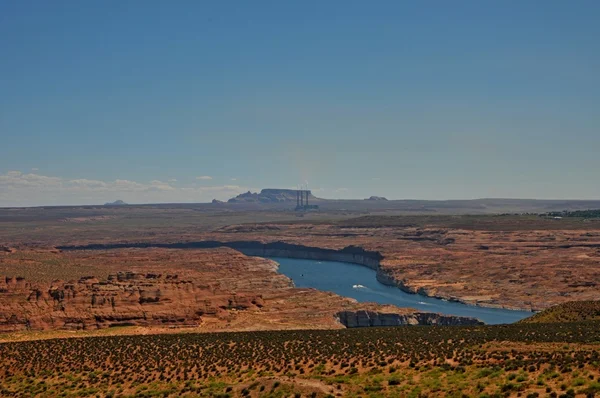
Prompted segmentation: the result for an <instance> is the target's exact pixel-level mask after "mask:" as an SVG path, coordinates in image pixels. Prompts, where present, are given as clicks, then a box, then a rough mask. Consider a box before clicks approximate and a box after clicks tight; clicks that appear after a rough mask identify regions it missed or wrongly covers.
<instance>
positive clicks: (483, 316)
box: [271, 257, 532, 325]
mask: <svg viewBox="0 0 600 398" xmlns="http://www.w3.org/2000/svg"><path fill="white" fill-rule="evenodd" d="M271 259H272V260H274V261H277V262H278V263H279V272H280V273H282V274H284V275H286V276H288V277H289V278H291V279H292V280H293V281H294V284H295V285H296V286H297V287H312V288H315V289H319V290H323V291H330V292H334V293H336V294H339V295H340V296H346V297H351V298H354V299H356V300H358V301H360V302H375V303H380V304H393V305H396V306H398V307H411V308H416V309H419V310H423V311H429V312H438V313H442V314H448V315H460V316H470V317H475V318H478V319H480V320H482V321H483V322H485V323H486V324H489V325H493V324H501V323H513V322H516V321H518V320H521V319H523V318H527V317H528V316H531V315H532V313H531V312H527V311H512V310H504V309H496V308H485V307H477V306H472V305H466V304H461V303H456V302H449V301H445V300H440V299H435V298H430V297H425V296H421V295H418V294H410V293H405V292H403V291H402V290H400V289H398V288H397V287H393V286H386V285H384V284H382V283H380V282H378V281H377V279H376V278H375V270H373V269H371V268H368V267H365V266H362V265H358V264H351V263H342V262H336V261H317V260H303V259H295V258H282V257H272V258H271Z"/></svg>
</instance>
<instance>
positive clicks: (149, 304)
mask: <svg viewBox="0 0 600 398" xmlns="http://www.w3.org/2000/svg"><path fill="white" fill-rule="evenodd" d="M262 305H263V300H262V297H261V296H260V295H259V294H254V295H252V294H236V293H229V292H219V291H214V290H210V288H209V287H206V286H199V285H197V284H195V283H194V282H192V281H190V280H185V279H181V278H179V277H178V275H174V274H157V273H136V272H118V273H116V274H113V275H109V277H108V278H107V280H104V281H100V280H98V279H97V278H94V277H93V276H86V277H82V278H80V279H79V280H78V281H76V282H64V281H54V282H52V283H50V284H49V285H44V284H35V285H34V284H30V283H28V282H26V281H25V280H24V279H23V278H4V279H2V283H0V331H15V330H24V329H37V330H44V329H100V328H104V327H111V326H124V325H139V326H153V325H160V326H171V325H173V326H174V325H198V324H200V323H201V322H202V318H203V317H204V316H219V315H221V314H223V315H225V314H226V311H227V310H247V309H252V308H253V309H257V308H260V307H261V306H262Z"/></svg>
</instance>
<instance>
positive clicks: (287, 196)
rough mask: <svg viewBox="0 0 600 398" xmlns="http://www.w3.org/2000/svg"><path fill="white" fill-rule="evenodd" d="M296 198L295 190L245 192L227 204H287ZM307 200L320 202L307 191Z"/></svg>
mask: <svg viewBox="0 0 600 398" xmlns="http://www.w3.org/2000/svg"><path fill="white" fill-rule="evenodd" d="M297 198H298V191H297V190H295V189H263V190H262V191H260V193H256V192H250V191H248V192H246V193H242V194H240V195H238V196H236V197H235V198H231V199H229V200H228V201H227V202H228V203H287V202H290V203H291V202H294V203H295V202H296V201H297ZM308 199H309V200H311V201H313V200H320V199H319V198H317V197H315V196H313V194H312V193H311V192H310V191H308Z"/></svg>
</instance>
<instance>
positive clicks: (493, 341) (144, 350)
mask: <svg viewBox="0 0 600 398" xmlns="http://www.w3.org/2000/svg"><path fill="white" fill-rule="evenodd" d="M599 342H600V324H599V323H598V322H580V323H564V324H561V323H555V324H515V325H507V326H477V327H421V326H417V327H404V328H370V329H346V330H330V331H315V330H304V331H272V332H243V333H209V334H169V335H164V334H162V335H141V336H110V337H89V338H70V339H52V340H43V341H30V342H14V343H3V344H0V361H2V363H3V365H4V366H3V368H2V370H0V377H1V378H2V380H3V383H2V387H1V388H2V390H1V391H0V393H1V394H2V395H4V396H8V395H11V396H31V395H37V396H46V397H54V396H103V397H104V396H147V397H150V396H165V397H168V396H172V397H175V396H222V397H225V396H272V397H284V396H319V397H324V396H357V397H358V396H373V397H377V396H398V397H405V396H406V397H427V396H455V397H463V396H479V397H504V396H524V397H525V396H527V397H537V396H544V397H545V396H550V397H571V396H577V395H579V396H594V394H595V393H596V392H600V384H599V383H600V380H598V377H599V375H600V368H599V367H600V351H599V348H600V346H599Z"/></svg>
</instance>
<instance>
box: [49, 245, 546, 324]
mask: <svg viewBox="0 0 600 398" xmlns="http://www.w3.org/2000/svg"><path fill="white" fill-rule="evenodd" d="M150 247H157V248H169V249H199V248H200V249H208V248H218V247H228V248H231V249H235V250H238V251H239V252H241V253H243V254H245V255H247V256H257V257H286V258H297V259H306V260H319V261H338V262H346V263H352V264H358V265H363V266H366V267H369V268H371V269H373V270H375V271H376V279H377V281H379V282H380V283H382V284H384V285H388V286H395V287H397V288H398V289H400V290H402V291H403V292H405V293H409V294H418V295H421V296H424V297H431V298H435V299H440V300H447V301H451V302H457V303H461V304H464V305H471V306H476V307H483V308H496V309H506V310H513V311H532V309H531V308H516V307H510V306H504V305H501V304H493V303H479V302H476V303H474V302H470V301H466V300H463V299H461V298H459V297H454V296H444V295H438V294H430V293H429V292H428V291H427V290H425V289H422V288H421V289H414V288H411V287H410V286H407V285H406V284H405V283H404V282H403V281H402V280H397V279H395V278H393V277H392V276H390V275H389V274H388V273H386V272H385V270H384V269H383V268H382V267H381V260H383V255H382V254H381V253H379V252H377V251H371V250H365V249H363V248H362V247H359V246H347V247H345V248H343V249H340V250H336V249H327V248H321V247H316V246H304V245H298V244H290V243H285V242H271V243H263V242H259V241H230V242H227V241H213V240H207V241H198V242H179V243H146V242H143V243H115V244H90V245H81V246H58V247H57V249H60V250H110V249H124V248H150ZM532 312H534V311H532Z"/></svg>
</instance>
